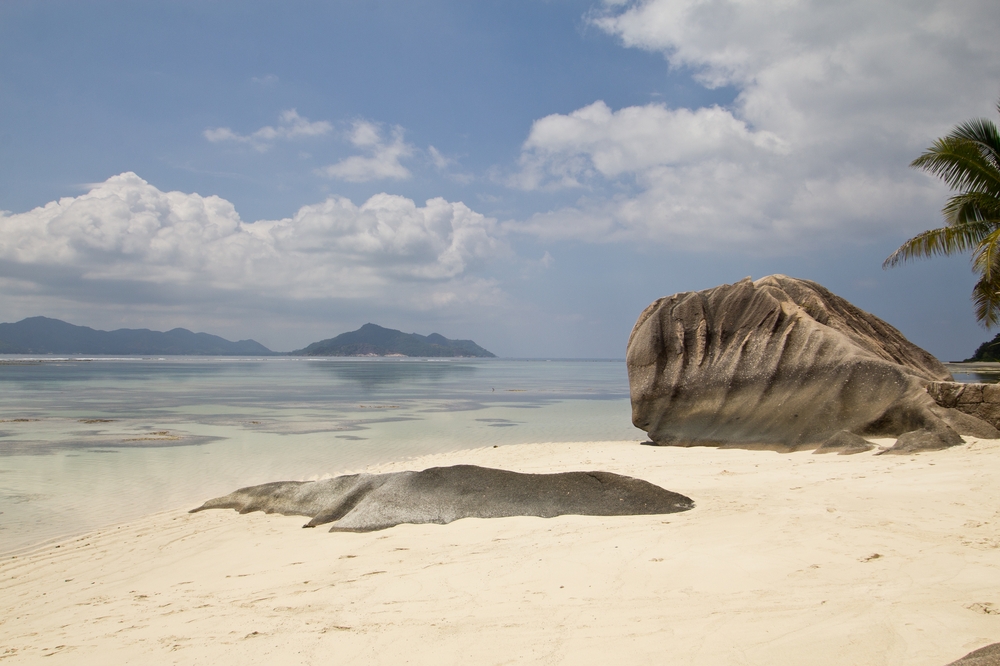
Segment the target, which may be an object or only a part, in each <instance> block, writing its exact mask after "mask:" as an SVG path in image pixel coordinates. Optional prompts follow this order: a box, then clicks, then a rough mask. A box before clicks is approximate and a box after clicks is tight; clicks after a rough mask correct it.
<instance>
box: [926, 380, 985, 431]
mask: <svg viewBox="0 0 1000 666" xmlns="http://www.w3.org/2000/svg"><path fill="white" fill-rule="evenodd" d="M927 393H929V394H930V396H931V397H932V398H933V399H934V401H935V402H937V404H939V405H941V406H942V407H947V408H951V409H957V410H958V411H960V412H962V413H964V414H968V415H970V416H974V417H976V418H977V419H980V420H982V421H986V422H987V423H989V424H990V425H991V426H993V427H994V428H997V427H1000V384H964V383H960V382H931V383H930V384H928V385H927ZM977 436H978V437H988V436H989V435H977ZM995 436H996V435H994V437H995Z"/></svg>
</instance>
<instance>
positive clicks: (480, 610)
mask: <svg viewBox="0 0 1000 666" xmlns="http://www.w3.org/2000/svg"><path fill="white" fill-rule="evenodd" d="M876 441H877V442H878V443H880V444H882V445H884V446H888V445H890V444H891V443H892V440H876ZM998 455H1000V441H998V440H975V439H971V438H967V443H966V444H965V445H964V446H960V447H956V448H952V449H948V450H944V451H936V452H931V453H922V454H920V455H914V456H891V455H886V456H876V455H873V454H872V453H866V454H859V455H853V456H839V455H813V454H812V453H810V452H799V453H792V454H782V453H776V452H772V451H746V450H739V449H726V450H719V449H712V448H690V449H684V448H657V447H651V446H641V445H639V444H638V443H637V442H589V443H588V442H580V443H570V444H567V443H559V444H534V445H517V446H501V447H498V448H493V447H491V448H484V449H473V450H466V451H458V452H453V453H448V454H441V455H434V456H427V457H422V458H416V459H411V460H406V461H400V462H397V463H393V464H389V465H380V466H378V467H372V468H368V469H366V470H365V471H371V472H385V471H398V470H404V469H423V468H426V467H430V466H435V465H448V464H458V463H470V464H477V465H483V466H490V467H500V468H505V469H511V470H516V471H524V472H554V471H569V470H605V471H610V472H617V473H620V474H626V475H630V476H635V477H639V478H642V479H646V480H648V481H650V482H652V483H655V484H657V485H660V486H662V487H664V488H667V489H669V490H672V491H676V492H680V493H683V494H685V495H687V496H689V497H691V498H692V499H694V501H695V502H696V507H695V508H694V509H693V510H691V511H687V512H684V513H679V514H671V515H665V516H638V517H625V518H622V517H610V518H605V517H585V516H562V517H558V518H551V519H541V518H502V519H491V520H481V519H465V520H460V521H457V522H454V523H451V524H449V525H402V526H398V527H395V528H391V529H388V530H384V531H379V532H371V533H336V534H331V533H328V532H327V531H326V530H324V529H322V528H318V529H301V525H303V524H304V523H305V522H306V520H307V519H306V518H301V517H283V516H275V515H271V516H268V515H263V514H260V513H255V514H248V515H243V516H240V515H238V514H237V513H235V512H233V511H206V512H202V513H198V514H188V513H187V512H186V510H185V509H189V508H193V507H194V506H196V505H197V504H199V503H200V502H201V501H202V500H204V499H208V498H197V500H196V501H194V502H192V504H191V506H188V507H184V508H179V509H177V510H174V511H169V512H165V513H161V514H157V515H154V516H149V517H147V518H145V519H143V520H139V521H135V522H132V523H129V524H125V525H120V526H116V527H113V528H108V529H104V530H100V531H97V532H94V533H92V534H88V535H85V536H83V537H78V538H74V539H72V540H69V541H65V542H62V543H58V544H50V545H46V546H44V547H41V548H39V549H37V550H35V551H32V552H29V553H22V554H19V555H16V556H6V557H4V558H3V560H2V562H0V662H3V663H4V664H28V663H39V662H44V663H47V664H59V663H66V664H91V663H93V664H124V663H151V664H248V663H250V664H256V663H260V664H264V663H267V664H313V663H315V664H319V663H324V664H328V663H365V664H368V663H371V664H403V663H409V664H430V663H434V664H509V663H543V664H591V663H593V664H597V663H609V661H613V662H615V663H618V662H620V663H638V664H686V665H694V664H704V665H718V664H761V665H763V664H789V665H791V664H805V663H809V664H831V665H832V664H837V665H838V666H843V665H845V664H870V665H876V664H907V665H910V666H921V665H926V666H944V664H947V663H949V662H951V661H953V660H955V659H958V658H959V657H961V656H963V655H965V654H966V653H968V652H970V651H971V650H973V649H976V648H979V647H981V646H983V645H986V644H989V643H993V642H996V641H998V640H1000V566H998V564H1000V560H998V556H1000V466H998V465H997V464H996V458H997V456H998ZM276 480H277V479H276Z"/></svg>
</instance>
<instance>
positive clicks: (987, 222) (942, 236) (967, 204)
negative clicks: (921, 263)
mask: <svg viewBox="0 0 1000 666" xmlns="http://www.w3.org/2000/svg"><path fill="white" fill-rule="evenodd" d="M997 111H998V112H1000V102H998V103H997ZM910 166H912V167H915V168H917V169H923V170H924V171H926V172H928V173H931V174H933V175H935V176H937V177H938V178H940V179H941V180H943V181H944V182H945V183H946V184H947V185H948V187H950V188H951V189H952V190H953V191H954V192H956V194H954V195H952V196H951V197H950V198H949V199H948V201H947V203H946V204H945V206H944V209H943V210H942V211H941V212H942V214H943V215H944V219H945V222H946V226H944V227H942V228H940V229H931V230H930V231H925V232H923V233H922V234H918V235H917V236H914V237H913V238H911V239H910V240H908V241H906V242H905V243H903V244H902V245H901V246H900V247H899V249H897V250H896V251H895V252H893V253H892V254H891V255H889V257H888V258H887V259H886V260H885V261H884V262H883V263H882V267H883V268H889V267H891V266H896V265H898V264H900V263H903V262H906V261H908V260H910V259H915V258H917V257H933V256H935V255H949V254H955V253H958V252H967V251H970V250H971V251H972V267H973V270H975V271H976V272H977V273H979V277H980V279H979V281H978V282H977V283H976V286H975V287H974V288H973V290H972V301H973V303H974V304H975V310H976V319H978V320H979V322H980V323H981V324H983V325H984V326H986V327H990V326H995V325H997V324H998V323H1000V131H998V130H997V126H996V124H994V123H993V122H992V121H990V120H987V119H985V118H977V119H974V120H970V121H967V122H964V123H962V124H960V125H957V126H956V127H955V129H953V130H952V131H951V132H950V133H948V134H947V135H946V136H944V137H942V138H940V139H938V140H937V141H935V142H934V143H933V144H931V147H930V148H928V149H927V150H926V151H924V153H923V154H922V155H920V157H918V158H917V159H915V160H913V162H912V163H911V164H910Z"/></svg>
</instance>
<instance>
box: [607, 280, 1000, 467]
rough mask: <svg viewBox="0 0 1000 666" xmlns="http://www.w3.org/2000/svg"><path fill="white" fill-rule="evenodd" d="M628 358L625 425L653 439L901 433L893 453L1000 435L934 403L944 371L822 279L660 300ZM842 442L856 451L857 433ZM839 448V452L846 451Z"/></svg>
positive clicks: (817, 441) (811, 441) (803, 438)
mask: <svg viewBox="0 0 1000 666" xmlns="http://www.w3.org/2000/svg"><path fill="white" fill-rule="evenodd" d="M626 358H627V363H628V374H629V388H630V391H631V398H632V421H633V423H634V424H635V425H636V426H637V427H638V428H641V429H642V430H645V431H646V432H647V433H648V434H649V437H650V439H651V440H652V441H653V443H655V444H660V445H671V444H672V445H699V444H700V445H725V446H747V447H750V448H760V447H761V446H766V447H772V448H777V449H779V450H788V451H791V450H798V449H806V448H813V449H815V448H817V447H818V446H820V445H822V444H823V443H824V442H827V441H828V440H831V438H834V441H831V442H830V448H838V447H839V448H840V450H842V451H843V450H844V444H845V442H844V441H843V440H844V435H843V434H841V433H843V431H846V432H847V433H848V434H854V435H857V436H859V438H861V437H864V436H870V437H898V436H900V435H903V437H902V438H900V441H899V444H898V446H897V447H893V448H892V449H889V451H888V452H889V453H903V452H905V453H910V452H914V451H921V450H932V449H941V448H946V447H949V446H954V445H956V444H961V443H962V439H961V437H960V434H970V435H975V436H979V437H998V436H1000V432H998V431H997V430H996V429H995V428H993V427H992V426H991V425H989V424H988V423H985V422H983V421H981V420H979V419H977V418H975V417H973V416H970V415H967V414H962V413H960V412H958V411H957V410H954V409H947V408H945V407H941V406H939V405H938V404H937V403H936V402H935V401H934V400H933V399H932V398H931V397H930V396H929V395H928V393H927V390H926V387H927V385H928V384H929V383H931V382H939V381H949V380H951V374H950V373H949V372H948V371H947V369H945V367H944V366H943V365H942V364H941V363H940V362H939V361H938V360H937V359H936V358H934V357H933V356H932V355H931V354H929V353H928V352H926V351H924V350H923V349H921V348H920V347H917V346H916V345H914V344H913V343H911V342H909V341H908V340H907V339H906V338H905V337H904V336H903V335H902V333H900V332H899V331H897V330H896V329H895V328H893V327H892V326H890V325H889V324H887V323H886V322H884V321H882V320H881V319H879V318H878V317H875V316H874V315H871V314H869V313H867V312H864V311H863V310H861V309H859V308H857V307H855V306H854V305H852V304H851V303H849V302H848V301H846V300H845V299H843V298H840V297H839V296H836V295H835V294H833V293H831V292H830V291H829V290H827V289H825V288H824V287H822V286H821V285H819V284H817V283H815V282H810V281H808V280H798V279H795V278H790V277H786V276H784V275H772V276H769V277H765V278H761V279H760V280H757V281H756V282H753V281H751V280H750V278H746V279H745V280H742V281H740V282H737V283H736V284H729V285H722V286H720V287H715V288H714V289H708V290H705V291H699V292H685V293H679V294H675V295H673V296H669V297H666V298H661V299H659V300H657V301H656V302H654V303H653V304H652V305H650V306H649V307H648V308H646V310H645V311H644V312H643V313H642V314H641V315H640V317H639V320H638V321H637V322H636V324H635V327H634V328H633V329H632V334H631V336H630V337H629V342H628V351H627V357H626ZM849 448H854V449H857V450H861V444H860V443H859V442H858V441H857V440H853V445H851V447H849ZM844 452H846V451H844Z"/></svg>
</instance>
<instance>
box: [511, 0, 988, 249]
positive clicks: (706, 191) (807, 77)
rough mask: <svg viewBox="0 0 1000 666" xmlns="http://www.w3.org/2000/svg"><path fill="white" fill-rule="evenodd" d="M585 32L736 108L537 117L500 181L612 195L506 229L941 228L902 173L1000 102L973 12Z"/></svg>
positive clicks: (786, 240) (728, 0)
mask: <svg viewBox="0 0 1000 666" xmlns="http://www.w3.org/2000/svg"><path fill="white" fill-rule="evenodd" d="M591 20H592V22H593V23H594V24H595V25H596V26H597V27H599V28H600V29H602V30H604V31H606V32H608V33H609V34H612V35H615V36H617V37H618V38H619V39H620V40H621V41H622V43H623V44H624V45H625V46H627V47H633V48H641V49H646V50H650V51H655V52H659V53H662V54H663V56H664V57H665V59H666V61H667V66H669V67H673V68H683V69H685V70H686V71H690V72H693V75H694V77H695V80H696V81H698V82H700V83H701V84H702V85H704V86H705V87H706V88H717V87H720V86H731V87H733V88H735V90H736V91H737V96H736V98H735V101H734V102H733V104H732V105H730V106H728V107H726V108H722V107H719V106H707V107H702V108H695V109H675V108H670V107H668V106H666V105H663V104H649V105H644V106H635V107H627V108H623V109H618V110H613V109H611V108H609V107H608V106H607V105H606V104H604V103H603V102H600V101H598V102H595V103H593V104H590V105H588V106H586V107H583V108H581V109H578V110H577V111H574V112H572V113H569V114H554V115H551V116H548V117H545V118H542V119H539V120H537V121H536V122H535V123H534V124H533V126H532V128H531V131H530V133H529V135H528V138H527V139H526V141H525V143H524V145H523V148H522V155H521V162H520V169H519V171H518V173H516V174H515V175H514V176H512V177H511V178H510V181H509V184H511V185H513V186H516V187H520V188H524V189H542V188H549V189H552V188H567V187H568V188H573V187H587V188H590V189H591V190H594V189H598V188H600V187H601V186H604V185H608V184H611V185H617V186H619V189H618V190H617V191H618V192H619V194H618V195H617V196H616V197H614V198H603V199H601V198H595V197H591V198H589V199H588V200H587V201H581V203H580V204H579V205H577V206H574V207H572V208H568V209H563V210H558V211H554V212H550V213H545V214H540V215H536V216H535V217H533V218H531V219H529V220H527V221H525V222H523V223H521V224H514V225H511V226H512V228H516V229H519V230H521V231H525V232H529V233H533V234H538V235H542V236H549V237H576V238H588V239H593V240H607V239H626V238H632V239H642V240H650V239H652V240H656V241H660V242H667V243H680V244H682V245H683V246H685V247H693V246H702V247H718V246H719V245H720V244H722V245H726V244H728V245H733V244H739V245H740V246H741V247H756V248H761V249H774V248H776V247H785V248H794V247H796V246H797V245H798V244H799V243H804V242H809V243H815V242H816V240H817V239H818V238H822V237H826V238H841V239H843V238H851V237H853V238H859V237H863V238H870V237H872V236H873V235H875V234H881V233H896V234H897V235H898V234H899V233H900V232H902V233H912V232H915V231H917V230H919V229H921V228H926V225H928V224H935V223H937V221H938V218H937V213H936V211H937V209H938V208H939V207H940V205H941V204H942V203H943V197H942V189H941V187H940V185H939V184H937V183H936V181H934V180H933V179H931V178H928V177H926V176H925V175H922V174H919V173H915V172H913V171H912V170H910V169H908V168H907V165H908V164H909V162H910V161H911V160H912V159H913V158H914V157H916V156H917V155H918V154H919V153H920V152H921V151H922V150H923V149H924V148H926V147H927V146H928V145H929V144H930V142H931V141H932V140H933V139H934V138H936V137H937V136H940V135H941V134H943V133H945V132H947V131H948V129H949V128H950V127H951V126H953V125H954V124H956V123H958V122H960V121H963V120H966V119H968V118H970V117H973V116H976V115H988V114H991V112H992V108H993V104H994V103H995V101H996V97H997V96H998V94H1000V83H998V82H1000V42H997V40H996V39H995V35H996V34H997V32H998V30H1000V14H998V13H997V12H995V11H993V7H992V4H991V3H990V2H989V1H987V0H957V1H953V0H920V1H915V2H908V1H907V2H903V1H901V0H900V1H895V2H882V3H871V2H864V1H860V0H855V1H848V2H843V3H834V4H831V3H823V2H818V1H810V0H788V1H786V2H777V3H776V2H770V1H768V0H740V1H736V0H644V1H640V2H620V1H618V0H615V1H609V2H607V3H606V7H605V10H604V12H603V13H602V14H599V15H597V16H593V17H591ZM622 187H624V188H625V189H624V190H622V189H621V188H622ZM621 192H626V193H625V194H621Z"/></svg>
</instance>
